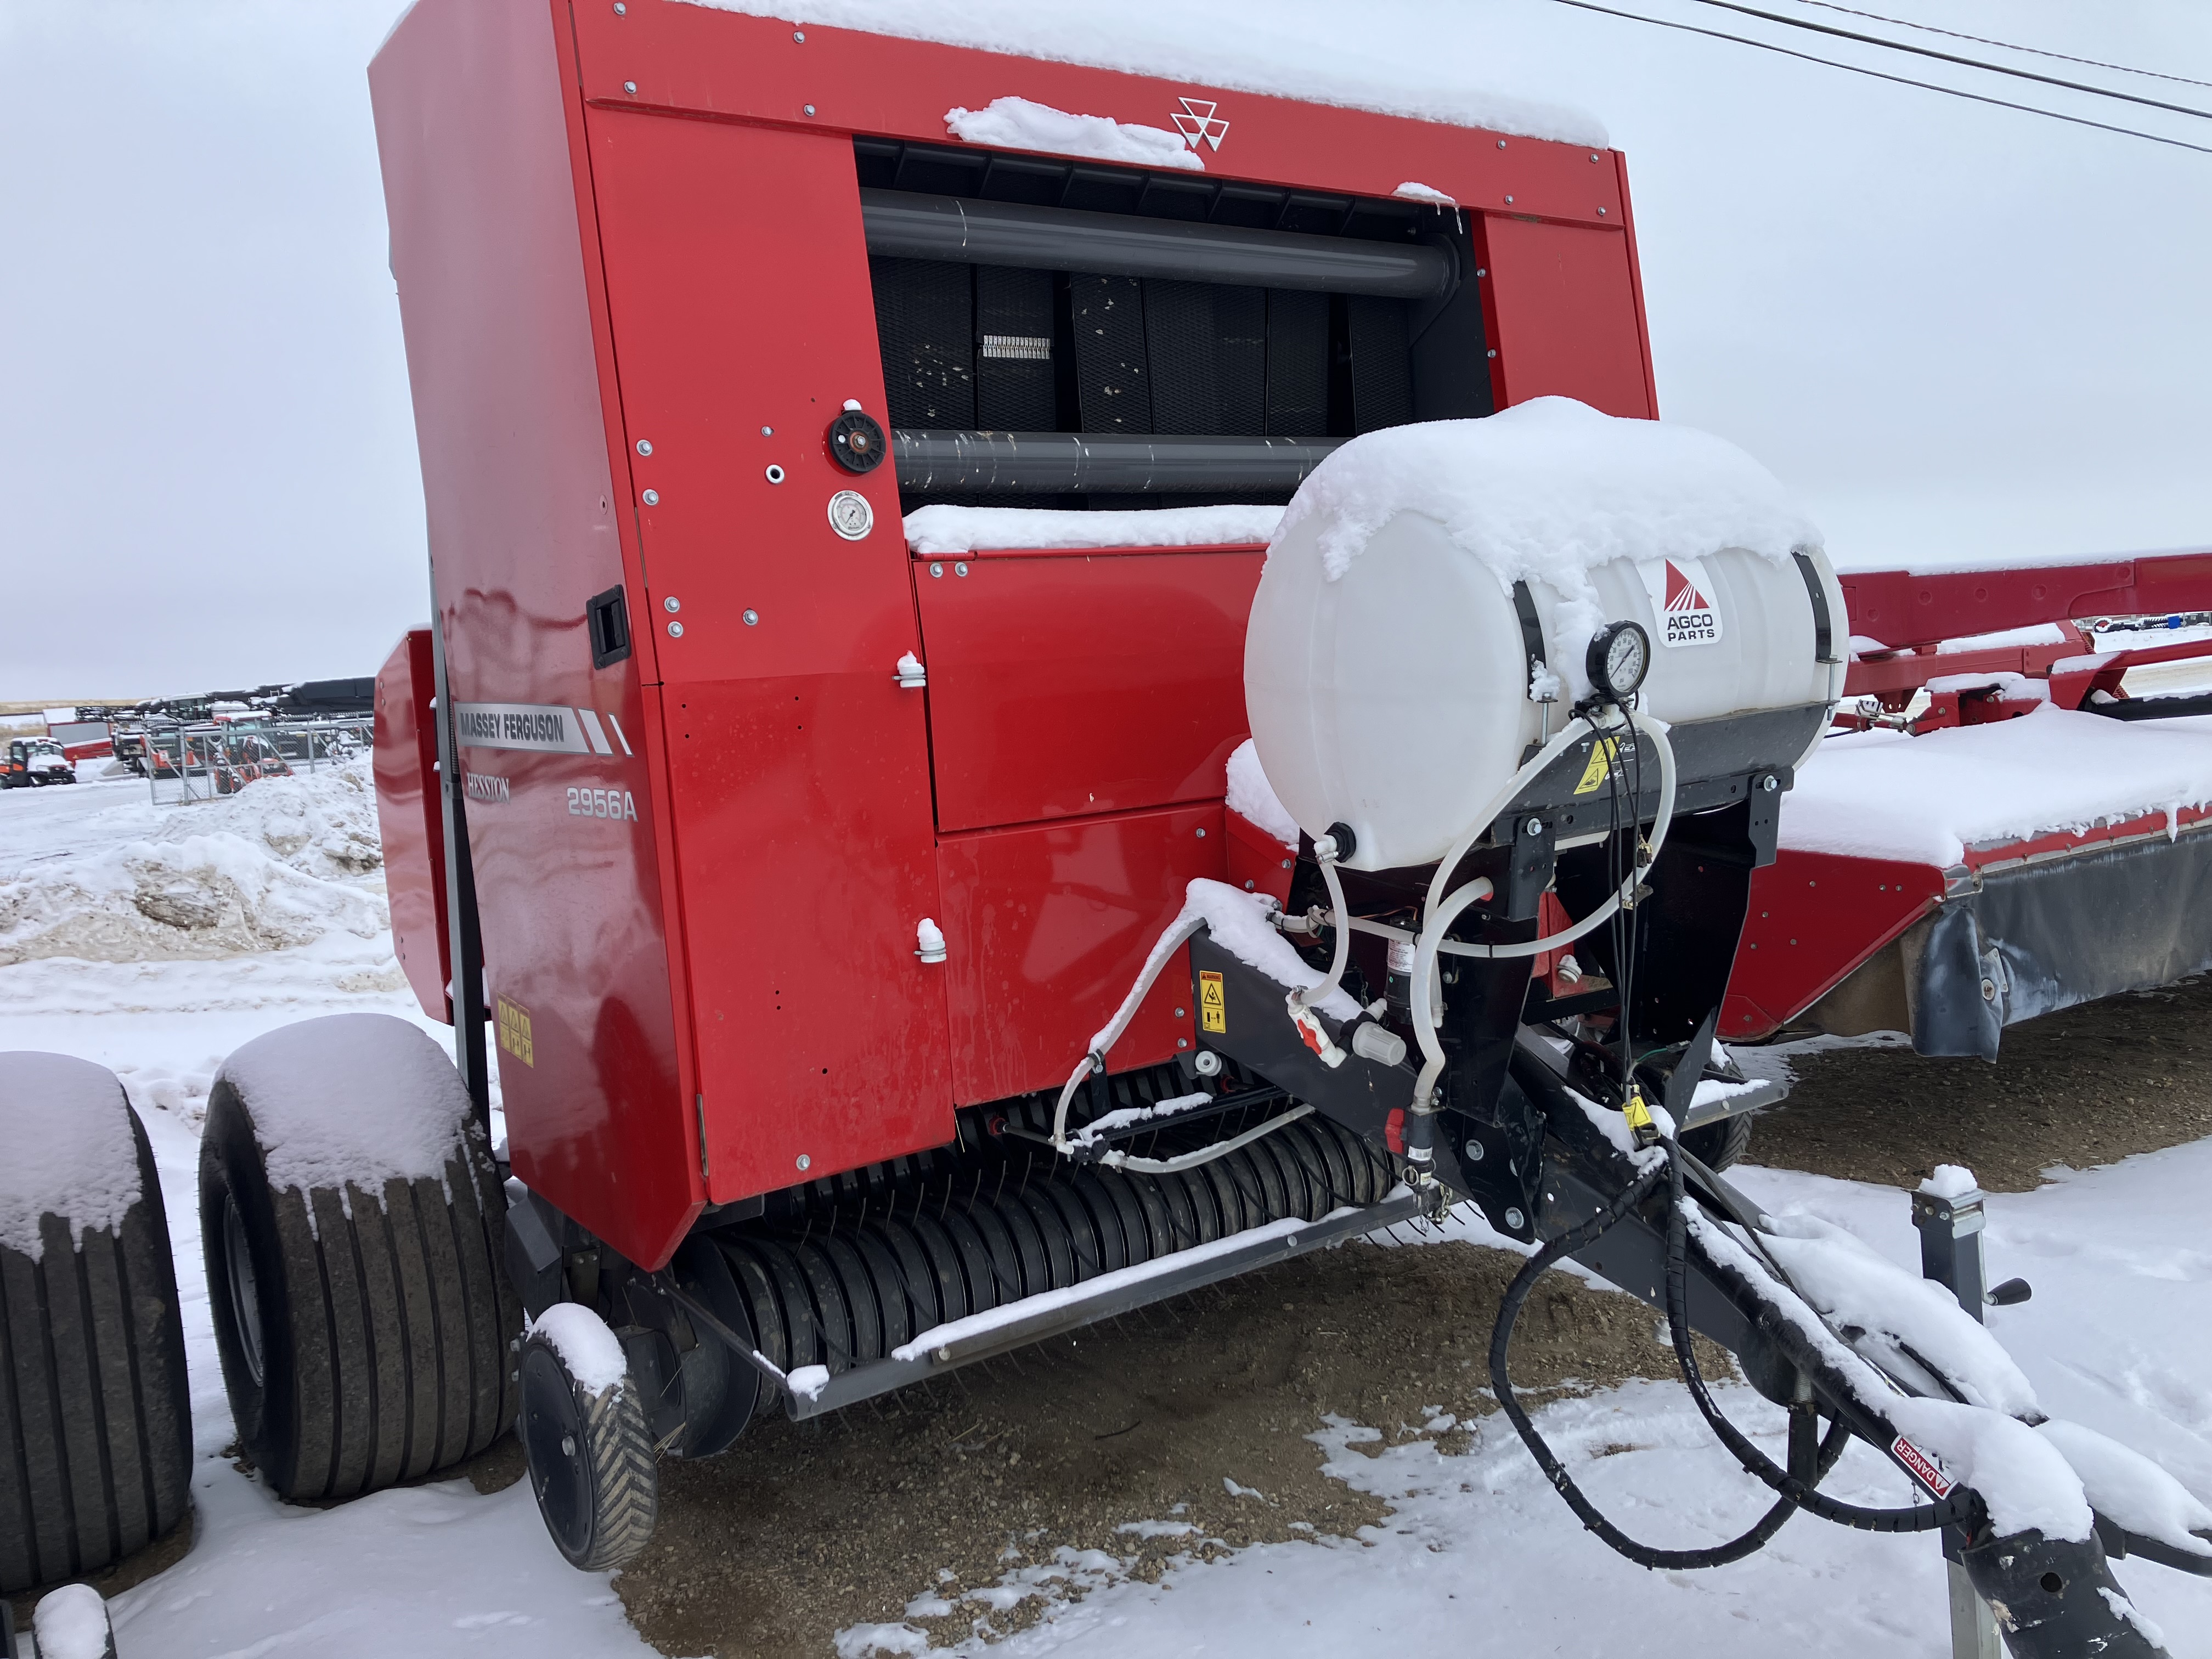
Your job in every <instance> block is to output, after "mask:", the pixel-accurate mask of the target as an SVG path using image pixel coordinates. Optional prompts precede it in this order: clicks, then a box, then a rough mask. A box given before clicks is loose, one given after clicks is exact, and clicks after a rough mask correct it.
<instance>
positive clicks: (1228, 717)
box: [916, 552, 1263, 830]
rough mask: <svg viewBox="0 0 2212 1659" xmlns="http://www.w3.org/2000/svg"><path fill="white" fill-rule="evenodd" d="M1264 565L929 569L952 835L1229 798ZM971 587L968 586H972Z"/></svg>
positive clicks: (935, 739) (940, 783) (1153, 562)
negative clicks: (1247, 650)
mask: <svg viewBox="0 0 2212 1659" xmlns="http://www.w3.org/2000/svg"><path fill="white" fill-rule="evenodd" d="M1262 557H1263V556H1262V555H1261V554H1259V553H1249V552H1237V553H1231V552H1214V553H1160V554H1127V553H1107V554H1092V555H1083V554H1077V555H1074V556H1022V557H1006V556H994V555H985V556H980V557H975V558H969V559H966V560H959V561H955V560H950V559H941V560H933V561H930V562H927V563H925V564H922V565H921V566H919V567H918V573H924V572H926V573H932V574H918V578H917V581H916V586H917V587H918V588H919V590H920V592H921V624H922V638H923V640H924V641H925V642H926V644H927V654H926V657H925V660H926V661H927V665H928V668H929V730H930V739H931V744H932V746H933V754H934V759H935V767H936V775H937V821H938V823H939V827H940V828H942V829H947V830H953V829H981V828H983V827H985V826H987V825H990V824H1003V823H1030V822H1032V821H1034V820H1036V819H1041V818H1060V817H1085V816H1089V815H1091V814H1095V813H1100V812H1119V811H1130V810H1132V809H1134V808H1137V807H1145V806H1164V805H1169V804H1170V803H1171V802H1175V801H1184V800H1200V799H1207V798H1209V797H1211V798H1212V799H1219V797H1220V795H1221V790H1222V777H1223V772H1222V769H1223V767H1224V766H1225V764H1226V763H1227V762H1228V759H1229V751H1230V750H1232V749H1234V748H1236V746H1237V744H1240V743H1242V742H1243V740H1244V735H1245V728H1244V623H1245V620H1246V618H1247V617H1249V616H1250V614H1251V611H1252V593H1253V590H1254V589H1255V587H1257V586H1259V581H1260V566H1261V562H1262ZM963 570H964V572H965V574H959V573H961V572H962V571H963Z"/></svg>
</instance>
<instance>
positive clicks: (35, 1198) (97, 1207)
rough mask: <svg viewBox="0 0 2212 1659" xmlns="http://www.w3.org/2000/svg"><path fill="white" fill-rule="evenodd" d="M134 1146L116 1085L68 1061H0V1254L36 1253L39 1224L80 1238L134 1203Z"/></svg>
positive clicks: (116, 1221)
mask: <svg viewBox="0 0 2212 1659" xmlns="http://www.w3.org/2000/svg"><path fill="white" fill-rule="evenodd" d="M139 1192H140V1188H139V1184H138V1148H137V1141H136V1140H135V1139H133V1138H132V1136H131V1117H130V1114H129V1110H128V1109H127V1108H126V1107H125V1105H124V1103H123V1085H120V1084H119V1083H118V1082H117V1081H116V1080H115V1074H114V1073H112V1072H111V1071H109V1070H108V1069H107V1068H106V1066H95V1065H94V1064H93V1063H92V1062H91V1061H90V1060H77V1059H75V1058H73V1057H72V1056H70V1055H68V1054H24V1053H15V1054H0V1246H5V1247H6V1248H7V1249H11V1250H15V1251H19V1252H21V1254H22V1255H27V1256H29V1257H30V1258H31V1260H32V1261H38V1260H39V1259H40V1256H42V1255H44V1254H45V1249H46V1247H45V1242H44V1240H43V1239H41V1238H40V1234H39V1218H40V1216H42V1215H58V1216H60V1217H62V1218H64V1220H66V1221H67V1222H68V1223H69V1224H70V1236H71V1237H74V1238H80V1239H81V1238H82V1237H83V1235H84V1233H85V1231H87V1230H89V1231H94V1232H99V1231H104V1230H106V1229H107V1228H111V1227H118V1226H120V1225H122V1224H123V1218H124V1216H125V1214H126V1213H128V1212H129V1211H130V1208H131V1206H132V1205H133V1204H136V1203H137V1201H138V1197H139Z"/></svg>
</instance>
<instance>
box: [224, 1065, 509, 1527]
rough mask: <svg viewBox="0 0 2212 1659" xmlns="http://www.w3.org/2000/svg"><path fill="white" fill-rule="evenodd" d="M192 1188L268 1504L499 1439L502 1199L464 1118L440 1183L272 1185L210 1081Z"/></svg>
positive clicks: (228, 1083)
mask: <svg viewBox="0 0 2212 1659" xmlns="http://www.w3.org/2000/svg"><path fill="white" fill-rule="evenodd" d="M424 1040H425V1041H426V1042H427V1041H428V1039H427V1038H425V1039H424ZM425 1109H428V1107H427V1106H426V1108H425ZM199 1194H200V1234H201V1249H202V1251H203V1254H204V1259H205V1264H206V1268H207V1284H208V1301H209V1304H210V1312H211V1313H212V1315H213V1316H214V1322H215V1331H216V1349H217V1352H219V1354H220V1356H221V1358H222V1376H223V1384H224V1388H225V1390H226V1392H227V1393H228V1395H229V1396H230V1406H231V1414H232V1416H233V1417H234V1419H235V1420H236V1422H237V1425H238V1437H239V1443H240V1445H241V1446H242V1447H243V1448H244V1449H245V1450H246V1455H248V1456H249V1457H250V1458H251V1459H252V1462H253V1463H254V1465H255V1467H257V1468H259V1469H260V1470H261V1472H262V1474H264V1476H265V1477H266V1478H267V1480H268V1481H269V1484H270V1486H273V1487H274V1488H275V1489H276V1492H278V1493H279V1494H281V1495H282V1496H283V1497H284V1498H290V1499H294V1500H301V1499H306V1500H311V1501H312V1500H317V1499H323V1498H356V1497H359V1496H361V1495H362V1494H363V1493H365V1492H375V1491H378V1490H380V1489H382V1488H384V1487H386V1486H392V1485H395V1484H397V1483H398V1482H400V1481H405V1480H417V1479H420V1478H421V1477H422V1476H423V1475H426V1474H433V1473H435V1471H437V1470H439V1469H442V1468H451V1467H452V1466H453V1465H454V1464H456V1463H459V1462H463V1461H465V1459H468V1458H471V1457H473V1456H475V1455H477V1453H479V1452H481V1451H483V1449H485V1448H486V1447H488V1446H489V1445H490V1444H491V1443H492V1442H493V1441H495V1440H496V1439H497V1438H498V1437H500V1435H501V1434H502V1433H504V1432H505V1431H506V1430H507V1425H509V1424H510V1423H511V1422H513V1418H514V1407H515V1398H516V1387H515V1381H514V1374H513V1350H512V1349H511V1347H510V1346H509V1344H510V1341H511V1340H512V1339H513V1337H514V1336H515V1335H516V1334H517V1333H519V1332H520V1329H521V1326H522V1316H521V1308H520V1303H519V1302H518V1300H517V1299H516V1295H515V1291H514V1289H513V1285H512V1283H511V1282H510V1281H509V1279H508V1278H507V1272H506V1268H505V1264H504V1260H503V1257H504V1253H505V1243H506V1239H505V1231H504V1228H505V1216H506V1210H507V1200H506V1194H504V1193H503V1192H502V1191H501V1189H500V1184H499V1174H498V1170H497V1169H496V1167H495V1165H494V1164H493V1163H492V1161H491V1157H490V1154H489V1151H488V1150H487V1148H486V1147H485V1146H484V1144H483V1134H482V1131H481V1130H479V1129H477V1127H476V1126H475V1124H474V1122H473V1121H472V1120H471V1121H469V1122H468V1123H467V1124H466V1125H465V1127H462V1128H461V1129H460V1131H459V1133H457V1134H456V1136H455V1138H454V1139H453V1143H452V1145H451V1146H449V1148H448V1151H447V1158H446V1166H445V1169H444V1170H443V1172H442V1175H441V1176H419V1177H417V1178H416V1179H413V1180H408V1179H405V1178H403V1177H399V1176H393V1177H392V1178H391V1179H389V1180H386V1181H385V1182H383V1183H382V1184H381V1186H380V1188H375V1189H371V1188H364V1187H362V1186H360V1185H357V1184H356V1183H355V1182H351V1181H349V1182H346V1184H345V1188H344V1191H343V1193H341V1192H340V1191H339V1190H338V1189H337V1188H328V1187H319V1188H315V1189H313V1191H312V1192H307V1191H302V1190H301V1188H298V1187H296V1186H288V1187H286V1188H284V1189H283V1190H282V1191H281V1192H278V1191H272V1190H271V1188H270V1181H269V1172H268V1165H267V1162H266V1159H265V1158H264V1153H263V1151H262V1147H261V1144H260V1139H259V1137H258V1133H257V1130H256V1127H255V1123H254V1117H253V1109H252V1103H251V1102H249V1101H247V1100H246V1099H245V1098H244V1097H241V1096H240V1093H239V1091H238V1089H237V1088H236V1086H235V1085H234V1083H233V1081H232V1080H231V1079H230V1078H229V1077H228V1076H227V1075H222V1074H218V1075H217V1077H216V1083H215V1087H214V1088H213V1089H212V1090H211V1091H210V1093H209V1097H208V1114H207V1123H206V1127H205V1128H204V1130H203V1132H202V1134H201V1139H200V1165H199ZM448 1194H451V1196H450V1197H448ZM249 1301H250V1305H248V1304H249Z"/></svg>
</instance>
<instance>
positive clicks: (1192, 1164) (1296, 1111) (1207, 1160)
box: [1096, 1105, 1313, 1175]
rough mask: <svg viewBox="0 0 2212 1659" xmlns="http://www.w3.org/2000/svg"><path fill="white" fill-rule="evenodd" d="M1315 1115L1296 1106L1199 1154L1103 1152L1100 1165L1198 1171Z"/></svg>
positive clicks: (1154, 1172) (1165, 1172) (1153, 1171)
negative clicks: (1149, 1155)
mask: <svg viewBox="0 0 2212 1659" xmlns="http://www.w3.org/2000/svg"><path fill="white" fill-rule="evenodd" d="M1312 1115H1313V1108H1312V1107H1310V1106H1304V1105H1301V1106H1293V1107H1291V1109H1290V1110H1289V1111H1287V1112H1279V1113H1277V1114H1276V1115H1274V1116H1273V1117H1271V1118H1269V1119H1268V1120H1267V1121H1266V1122H1265V1123H1258V1124H1255V1125H1254V1126H1253V1127H1250V1128H1249V1129H1247V1130H1245V1131H1244V1133H1243V1134H1241V1135H1236V1136H1233V1137H1231V1139H1227V1140H1217V1141H1213V1142H1212V1143H1211V1144H1209V1145H1207V1146H1200V1148H1198V1149H1197V1151H1195V1152H1179V1153H1177V1154H1176V1156H1175V1157H1173V1158H1138V1157H1136V1156H1134V1155H1133V1154H1132V1153H1129V1152H1101V1153H1100V1154H1099V1155H1098V1157H1097V1160H1096V1161H1097V1162H1098V1163H1100V1164H1107V1165H1109V1167H1111V1168H1113V1169H1116V1170H1135V1171H1136V1172H1137V1173H1138V1174H1139V1175H1176V1174H1178V1173H1180V1172H1181V1171H1182V1170H1195V1169H1196V1168H1197V1167H1198V1166H1199V1165H1200V1164H1211V1163H1212V1162H1213V1160H1214V1159H1215V1158H1226V1157H1228V1156H1229V1154H1230V1153H1231V1152H1235V1151H1236V1150H1237V1148H1238V1147H1239V1146H1250V1145H1251V1144H1252V1143H1253V1142H1254V1141H1255V1140H1257V1139H1259V1138H1260V1137H1261V1135H1271V1134H1273V1133H1275V1131H1276V1130H1278V1129H1279V1128H1281V1127H1283V1126H1284V1125H1285V1123H1296V1122H1297V1121H1298V1120H1299V1119H1300V1118H1302V1117H1310V1116H1312Z"/></svg>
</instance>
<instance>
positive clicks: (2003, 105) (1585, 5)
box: [1558, 0, 2212, 155]
mask: <svg viewBox="0 0 2212 1659" xmlns="http://www.w3.org/2000/svg"><path fill="white" fill-rule="evenodd" d="M1558 3H1559V4H1560V5H1562V6H1572V7H1574V8H1575V9H1576V10H1577V11H1595V12H1602V13H1603V14H1604V15H1607V17H1625V18H1626V19H1627V20H1628V21H1630V22H1632V23H1649V24H1650V25H1651V26H1652V27H1654V28H1662V29H1680V31H1681V32H1682V33H1685V34H1702V35H1705V36H1706V37H1707V38H1709V39H1711V40H1733V41H1735V43H1736V45H1738V46H1756V47H1758V48H1759V50H1760V51H1761V52H1778V53H1779V54H1780V55H1781V56H1783V57H1784V58H1797V59H1798V60H1800V61H1801V62H1802V63H1807V64H1823V65H1825V66H1826V67H1827V68H1829V69H1839V70H1849V71H1850V73H1851V74H1853V75H1863V76H1868V77H1869V78H1870V79H1873V80H1876V81H1888V82H1894V83H1895V84H1896V85H1898V86H1900V87H1918V88H1921V89H1922V90H1923V91H1925V92H1941V93H1947V94H1949V95H1950V96H1951V97H1954V98H1964V99H1966V100H1968V101H1970V102H1972V103H1976V104H1990V105H1994V106H1996V108H1998V109H2016V110H2019V111H2021V112H2022V113H2023V114H2027V115H2042V116H2047V117H2049V118H2051V120H2053V121H2063V122H2066V123H2067V124H2068V125H2070V126H2077V127H2094V128H2095V129H2096V130H2097V131H2100V132H2117V133H2118V134H2120V135H2121V136H2122V137H2128V138H2147V139H2148V140H2149V141H2150V142H2151V143H2154V144H2170V145H2172V147H2173V148H2174V149H2193V150H2195V151H2196V152H2197V154H2198V155H2212V145H2208V144H2192V143H2189V142H2188V141H2187V140H2186V139H2183V138H2169V137H2166V136H2165V135H2164V134H2163V133H2156V132H2142V131H2138V130H2137V129H2136V128H2134V127H2120V126H2114V125H2112V123H2111V122H2109V121H2092V120H2090V119H2089V118H2087V116H2082V115H2064V114H2061V113H2060V112H2058V111H2057V110H2055V109H2044V108H2042V107H2040V106H2038V105H2035V104H2015V103H2014V102H2013V101H2012V100H2009V99H2007V98H1991V97H1990V96H1988V95H1987V94H1983V93H1978V92H1966V91H1962V90H1960V88H1957V87H1947V86H1944V85H1943V84H1942V82H1936V81H1916V80H1914V79H1912V78H1911V76H1905V75H1889V74H1886V73H1884V72H1883V71H1882V70H1873V69H1868V68H1866V67H1864V66H1863V65H1862V64H1846V63H1843V62H1841V61H1839V60H1838V59H1836V58H1816V57H1814V55H1813V54H1812V53H1811V52H1796V51H1793V50H1792V49H1791V48H1790V47H1788V46H1777V45H1775V44H1774V42H1772V41H1771V40H1753V38H1752V37H1751V36H1749V35H1747V34H1730V33H1727V32H1726V31H1725V30H1723V29H1708V28H1700V27H1698V26H1697V25H1696V24H1695V23H1677V22H1675V21H1672V20H1671V19H1669V18H1665V17H1646V16H1644V15H1643V14H1642V13H1640V12H1633V11H1616V10H1615V9H1613V7H1611V6H1601V5H1597V4H1595V3H1594V0H1558Z"/></svg>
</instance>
